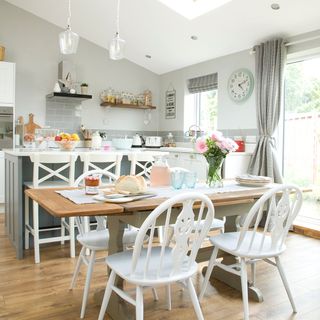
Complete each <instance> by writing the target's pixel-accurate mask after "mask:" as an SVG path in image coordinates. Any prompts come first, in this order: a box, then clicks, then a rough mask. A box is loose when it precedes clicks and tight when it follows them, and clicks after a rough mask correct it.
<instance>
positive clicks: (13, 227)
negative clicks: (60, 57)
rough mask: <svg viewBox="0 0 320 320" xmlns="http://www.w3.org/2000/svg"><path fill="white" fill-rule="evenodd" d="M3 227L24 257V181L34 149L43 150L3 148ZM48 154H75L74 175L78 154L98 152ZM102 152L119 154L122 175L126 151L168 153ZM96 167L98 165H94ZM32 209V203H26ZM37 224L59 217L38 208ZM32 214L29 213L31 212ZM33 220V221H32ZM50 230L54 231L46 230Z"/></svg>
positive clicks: (79, 166) (56, 221)
mask: <svg viewBox="0 0 320 320" xmlns="http://www.w3.org/2000/svg"><path fill="white" fill-rule="evenodd" d="M4 152H5V228H6V232H7V235H8V237H9V239H10V241H11V244H12V245H13V246H14V248H15V251H16V258H17V259H22V258H23V251H24V201H25V199H24V198H25V197H24V188H25V187H24V183H25V182H27V181H28V182H30V181H32V178H33V164H32V162H31V160H30V155H31V154H32V153H36V152H45V151H30V150H24V149H13V150H5V151H4ZM48 152H50V154H55V153H61V152H63V153H64V154H65V153H73V154H76V155H77V156H78V158H77V161H76V166H75V178H77V177H78V176H80V175H81V174H82V173H83V163H82V162H81V160H80V155H81V154H84V153H88V152H90V153H92V152H100V151H90V149H85V148H82V149H80V148H79V149H75V151H74V152H66V151H57V150H53V151H48ZM101 152H105V153H108V154H110V153H116V154H122V155H123V157H122V162H121V174H129V172H130V162H129V160H128V155H129V154H135V153H141V152H146V153H148V154H151V155H153V156H157V155H159V154H162V155H167V154H168V153H167V152H161V151H157V150H155V151H144V150H136V149H135V150H117V151H101ZM97 166H98V167H99V164H97ZM59 167H60V165H59V164H52V165H51V168H52V169H53V170H56V169H58V168H59ZM29 208H30V210H32V205H29ZM39 210H40V211H39V227H40V229H41V228H50V227H54V226H59V225H60V221H59V219H56V218H54V217H53V216H51V215H49V214H47V213H46V212H45V210H43V209H42V208H39ZM31 216H32V215H31ZM31 223H32V221H31ZM49 232H51V233H53V234H52V235H54V232H57V231H49ZM30 243H31V246H32V245H33V239H32V237H31V239H30Z"/></svg>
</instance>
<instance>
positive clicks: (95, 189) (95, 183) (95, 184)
mask: <svg viewBox="0 0 320 320" xmlns="http://www.w3.org/2000/svg"><path fill="white" fill-rule="evenodd" d="M84 184H85V192H86V194H91V195H94V194H98V193H99V184H100V176H99V175H90V176H87V177H85V179H84Z"/></svg>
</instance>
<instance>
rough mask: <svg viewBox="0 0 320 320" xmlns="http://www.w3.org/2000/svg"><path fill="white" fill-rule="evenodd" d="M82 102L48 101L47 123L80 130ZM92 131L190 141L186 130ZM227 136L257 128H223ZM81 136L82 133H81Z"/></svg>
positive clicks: (249, 133)
mask: <svg viewBox="0 0 320 320" xmlns="http://www.w3.org/2000/svg"><path fill="white" fill-rule="evenodd" d="M81 122H82V121H81V104H79V103H74V102H55V101H50V100H47V101H46V125H47V126H50V127H51V128H58V129H60V130H61V131H65V132H78V133H79V132H80V126H81ZM92 131H100V132H105V133H106V135H107V140H111V139H112V138H120V137H125V136H128V137H132V136H134V135H135V134H136V133H137V132H138V133H139V134H141V135H142V136H161V137H163V138H164V139H165V137H166V136H167V135H168V133H169V132H171V133H172V134H173V137H174V139H175V141H176V142H189V141H190V138H188V137H187V136H186V133H185V132H184V131H180V130H172V131H139V130H137V131H136V130H105V129H101V128H92ZM221 131H222V132H223V134H224V135H225V136H226V137H230V138H233V137H234V136H242V137H243V138H245V137H246V136H257V135H258V130H257V129H229V130H221ZM80 138H82V135H81V134H80Z"/></svg>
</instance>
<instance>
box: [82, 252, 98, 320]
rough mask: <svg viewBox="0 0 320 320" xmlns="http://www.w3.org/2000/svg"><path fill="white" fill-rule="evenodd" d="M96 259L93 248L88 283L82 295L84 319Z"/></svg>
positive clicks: (87, 277)
mask: <svg viewBox="0 0 320 320" xmlns="http://www.w3.org/2000/svg"><path fill="white" fill-rule="evenodd" d="M95 260H96V252H95V251H94V250H91V256H90V260H89V265H88V270H87V276H86V283H85V286H84V290H83V297H82V306H81V313H80V318H81V319H83V318H84V315H85V312H86V306H87V302H88V296H89V289H90V282H91V277H92V271H93V266H94V263H95Z"/></svg>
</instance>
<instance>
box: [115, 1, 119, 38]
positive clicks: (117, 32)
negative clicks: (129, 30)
mask: <svg viewBox="0 0 320 320" xmlns="http://www.w3.org/2000/svg"><path fill="white" fill-rule="evenodd" d="M116 27H117V30H116V35H117V36H119V34H120V0H118V4H117V21H116Z"/></svg>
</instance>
